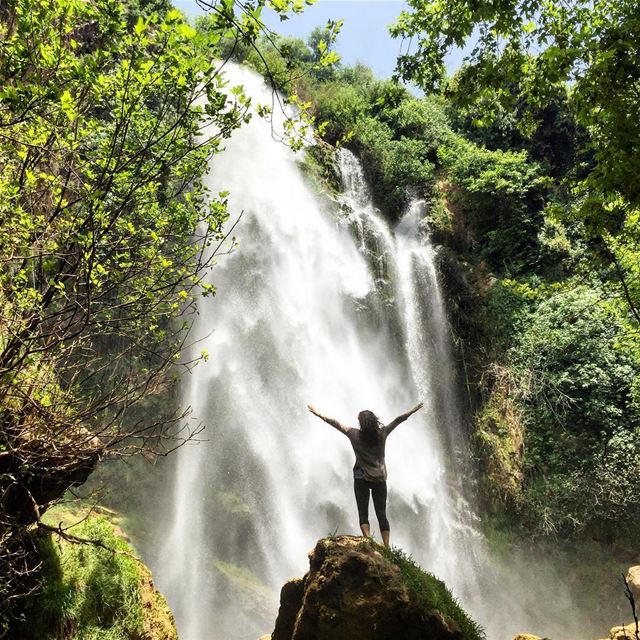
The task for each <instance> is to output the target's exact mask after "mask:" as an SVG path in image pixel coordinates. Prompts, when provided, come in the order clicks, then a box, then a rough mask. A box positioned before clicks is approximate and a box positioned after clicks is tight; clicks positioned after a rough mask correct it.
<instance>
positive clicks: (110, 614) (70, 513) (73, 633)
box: [10, 508, 178, 640]
mask: <svg viewBox="0 0 640 640" xmlns="http://www.w3.org/2000/svg"><path fill="white" fill-rule="evenodd" d="M112 515H115V514H112ZM83 518H84V519H83ZM116 519H117V518H116ZM46 520H47V521H49V522H50V523H52V524H54V523H55V526H58V524H59V523H62V526H63V528H64V531H65V533H67V534H69V535H70V536H74V537H76V538H80V539H86V540H91V541H95V542H97V543H99V544H100V545H103V546H98V545H96V544H80V543H78V542H73V541H71V540H67V539H65V538H64V537H60V536H59V535H58V534H56V533H53V532H42V533H40V534H39V536H38V540H37V548H38V550H39V553H40V559H41V562H42V564H41V568H40V571H39V581H40V587H39V590H38V591H37V593H35V594H34V595H33V596H32V597H31V598H30V601H29V603H28V604H27V606H26V609H25V615H24V619H25V622H24V623H22V624H18V625H17V626H16V629H15V635H10V637H15V638H20V640H177V639H178V635H177V632H176V628H175V622H174V619H173V615H172V613H171V611H170V609H169V607H168V605H167V602H166V600H165V598H164V596H162V594H161V593H159V592H158V591H157V590H156V589H155V587H154V584H153V580H152V577H151V572H150V571H149V569H148V568H147V567H146V566H145V565H144V564H142V563H141V562H140V561H139V560H138V559H137V558H136V557H135V553H134V550H133V548H132V547H131V545H130V544H129V542H128V541H127V540H125V539H124V535H123V532H122V530H121V529H120V528H119V526H118V525H117V524H114V523H112V522H111V521H110V520H109V519H107V518H106V517H105V516H104V515H100V516H97V515H89V516H88V517H86V514H84V515H82V514H81V513H80V512H79V511H77V510H76V509H68V508H66V509H59V508H58V509H55V510H52V513H50V514H48V516H47V518H46ZM74 523H77V524H74ZM105 547H106V548H105ZM12 632H13V630H12Z"/></svg>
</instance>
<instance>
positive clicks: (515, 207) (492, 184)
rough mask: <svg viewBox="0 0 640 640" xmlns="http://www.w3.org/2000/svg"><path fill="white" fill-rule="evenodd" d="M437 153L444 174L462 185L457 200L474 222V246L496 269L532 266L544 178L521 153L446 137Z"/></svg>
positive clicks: (535, 252) (540, 216) (535, 251)
mask: <svg viewBox="0 0 640 640" xmlns="http://www.w3.org/2000/svg"><path fill="white" fill-rule="evenodd" d="M438 156H439V158H440V161H441V163H442V166H443V168H444V170H445V171H446V175H447V178H448V179H449V180H451V181H452V182H453V183H454V184H455V185H457V186H460V187H462V191H461V192H460V193H459V194H458V197H457V204H458V205H461V206H462V207H463V209H464V211H465V213H466V215H467V216H468V218H469V219H470V220H471V221H472V222H473V223H474V226H475V229H476V232H477V234H478V239H479V241H480V250H481V253H482V255H483V257H485V258H486V259H487V260H489V262H490V264H491V266H492V267H493V268H495V269H498V270H500V271H504V270H506V271H515V272H517V271H519V270H522V268H523V267H529V268H530V267H531V266H533V265H534V264H535V262H536V260H537V257H538V254H539V246H538V230H539V228H540V226H541V222H542V213H541V209H542V202H543V199H542V198H543V186H544V184H545V180H544V178H543V177H542V176H541V174H540V169H539V167H538V166H537V165H536V164H535V163H532V162H530V161H529V160H528V157H527V154H526V152H524V151H521V152H512V151H502V150H496V151H490V150H489V149H485V148H483V147H479V146H477V145H475V144H473V143H471V142H469V141H467V140H465V139H464V138H462V137H460V136H450V137H449V140H448V141H447V144H446V145H443V146H441V147H440V148H439V150H438Z"/></svg>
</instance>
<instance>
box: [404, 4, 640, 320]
mask: <svg viewBox="0 0 640 640" xmlns="http://www.w3.org/2000/svg"><path fill="white" fill-rule="evenodd" d="M409 5H410V7H411V10H410V11H403V12H402V14H401V15H400V17H399V19H398V21H397V23H396V24H395V25H394V26H393V27H392V34H393V35H395V36H399V37H400V36H401V37H405V38H412V40H413V42H415V44H416V45H417V47H416V49H415V50H414V51H413V52H412V53H408V54H406V55H403V56H400V58H399V60H398V71H399V73H400V74H401V75H402V76H403V77H404V78H407V79H411V80H413V81H415V82H417V83H418V84H420V85H421V86H422V87H423V88H426V89H431V88H434V87H437V86H439V87H442V88H444V89H445V90H446V91H447V92H448V94H449V95H450V96H451V97H452V99H453V100H454V102H455V103H456V104H457V105H460V106H461V107H462V109H463V110H464V111H466V112H467V116H468V117H470V118H471V120H472V121H475V122H476V124H477V125H478V126H480V127H481V128H483V129H485V128H486V126H487V124H488V125H489V129H490V130H489V132H488V136H489V137H490V138H494V140H493V143H494V144H505V145H509V144H510V142H513V141H514V138H518V137H519V138H520V141H521V142H522V143H523V144H524V146H526V147H527V148H529V149H530V151H531V153H532V155H533V157H536V158H539V159H540V160H543V161H544V162H545V164H546V165H547V166H548V167H549V169H550V171H551V173H552V175H554V176H557V177H559V178H562V179H563V182H564V184H563V185H562V186H563V187H564V189H566V191H567V192H570V193H572V194H573V196H574V197H575V202H574V205H575V206H572V207H570V209H569V210H570V212H571V215H572V216H573V217H574V218H576V219H579V220H583V221H584V222H585V223H586V226H585V230H586V232H587V233H588V234H589V236H590V239H592V246H593V248H594V249H595V258H596V259H597V260H600V261H603V262H605V263H606V264H608V265H609V266H612V267H613V268H614V269H613V274H612V275H613V276H615V280H613V281H614V282H616V283H617V287H618V289H619V291H618V294H619V295H620V297H621V298H622V300H623V302H624V304H625V305H626V306H627V313H628V315H629V321H630V322H631V323H632V324H634V325H635V330H636V331H637V330H638V328H639V327H638V325H640V312H639V308H640V298H639V297H638V291H637V290H636V288H635V286H634V283H636V282H637V278H636V271H635V269H634V265H636V264H637V263H638V260H637V258H638V252H639V247H640V241H639V239H638V237H637V233H635V231H634V230H635V229H637V215H638V207H639V205H640V186H639V183H638V180H637V176H638V173H639V172H640V153H639V152H638V149H640V102H639V101H638V91H639V89H640V56H638V50H639V49H640V13H639V12H638V6H637V2H635V1H634V0H622V1H618V0H601V1H598V2H596V3H592V2H588V1H586V0H571V1H570V2H556V1H552V2H546V3H544V4H542V5H540V4H539V3H532V2H528V1H527V0H518V1H516V2H508V3H505V2H492V1H489V0H486V1H480V2H476V3H474V4H473V5H469V3H468V2H466V1H465V0H454V1H452V2H446V3H443V2H440V1H439V0H429V1H427V2H423V1H422V0H411V1H410V2H409ZM472 38H477V42H476V43H475V46H474V48H473V50H472V53H471V54H469V55H468V56H467V58H466V60H465V65H464V66H463V68H462V69H461V71H460V72H459V73H458V75H457V76H456V78H455V79H454V80H453V81H452V82H449V81H447V80H445V79H444V57H445V55H446V54H447V52H448V51H449V50H450V49H451V48H452V47H454V46H459V47H461V46H463V45H464V44H465V43H467V42H469V41H470V40H471V39H472ZM495 122H497V123H498V127H497V128H496V127H494V126H493V124H492V123H495ZM504 125H506V126H504ZM491 127H493V130H492V131H491ZM501 128H502V131H503V133H506V136H503V137H502V141H500V140H499V138H500V131H499V130H500V129H501ZM496 134H498V136H497V137H498V140H496V139H495V137H496ZM523 139H524V140H523ZM631 220H634V222H633V223H632V224H631V225H630V224H629V222H630V221H631ZM612 279H613V278H612Z"/></svg>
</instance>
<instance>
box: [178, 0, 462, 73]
mask: <svg viewBox="0 0 640 640" xmlns="http://www.w3.org/2000/svg"><path fill="white" fill-rule="evenodd" d="M174 4H175V6H176V7H178V8H179V9H181V10H182V11H184V12H185V13H187V14H190V15H194V14H196V13H201V10H200V9H199V8H198V6H197V5H196V3H195V0H174ZM406 6H407V4H406V2H403V1H402V0H318V2H316V4H313V5H311V6H309V7H306V8H305V10H304V12H303V13H302V14H301V15H293V16H292V17H291V18H290V19H289V20H285V21H284V22H281V21H280V20H279V18H278V16H277V15H276V14H275V13H274V12H273V11H271V10H266V11H265V12H264V13H263V17H264V19H265V23H266V24H267V26H268V27H269V28H271V29H273V30H274V31H277V32H278V33H281V34H283V35H293V36H298V37H300V38H303V39H306V38H307V36H308V35H309V34H310V33H311V31H312V30H313V29H314V27H317V26H324V25H325V24H326V23H327V20H329V19H331V20H339V19H343V20H344V26H343V27H342V31H341V33H340V36H339V37H338V42H337V46H336V49H337V51H338V53H339V54H340V55H341V56H342V60H343V62H344V63H345V64H348V65H351V64H354V63H356V62H363V63H364V64H366V65H368V66H370V67H371V68H372V69H373V71H374V72H375V74H376V75H377V76H379V77H381V78H386V77H388V76H390V75H391V73H392V72H393V69H394V66H395V61H396V58H397V56H398V52H399V49H400V41H398V40H393V39H392V38H391V36H389V32H388V31H387V25H389V24H390V23H391V22H393V21H394V20H395V18H396V17H397V16H398V14H399V13H400V11H402V9H403V8H405V7H406ZM460 59H461V54H460V52H454V53H453V54H451V55H450V56H449V58H448V67H449V70H450V71H453V70H454V69H455V68H456V67H457V66H458V65H459V64H460Z"/></svg>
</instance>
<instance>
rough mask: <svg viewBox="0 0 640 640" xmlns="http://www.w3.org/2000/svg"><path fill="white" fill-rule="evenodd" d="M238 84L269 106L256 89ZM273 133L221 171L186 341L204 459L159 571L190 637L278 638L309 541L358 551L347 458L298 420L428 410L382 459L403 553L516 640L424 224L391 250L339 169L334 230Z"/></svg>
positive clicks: (397, 236) (345, 168) (239, 74)
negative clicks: (482, 518)
mask: <svg viewBox="0 0 640 640" xmlns="http://www.w3.org/2000/svg"><path fill="white" fill-rule="evenodd" d="M229 73H230V74H232V76H233V78H232V79H233V82H234V84H236V83H237V84H242V85H244V87H245V90H247V92H248V93H249V94H250V95H252V96H253V99H254V101H255V100H258V101H259V102H262V103H267V102H269V101H270V98H271V96H270V93H269V92H268V90H267V89H266V88H265V87H264V85H263V83H262V80H261V79H259V78H258V77H257V76H255V75H254V74H253V73H251V72H249V71H247V70H244V69H242V68H236V67H233V68H232V69H231V70H230V71H229ZM274 118H275V119H277V114H275V115H274ZM279 124H280V123H278V122H274V123H273V126H274V127H275V128H276V129H277V127H278V126H279ZM270 126H271V125H270V124H269V123H268V122H266V121H264V120H261V119H259V118H257V117H254V118H253V120H252V121H251V123H250V124H249V125H247V126H245V127H243V128H242V129H241V130H239V131H238V132H237V133H235V134H234V135H233V137H232V138H231V140H229V142H228V144H227V148H226V150H225V151H224V153H223V154H221V155H220V156H218V157H217V158H216V159H215V160H214V162H213V163H212V167H211V176H210V183H211V187H212V190H214V191H220V190H228V191H229V192H230V193H231V196H230V207H231V210H232V211H241V210H242V211H244V216H243V218H242V221H241V224H240V225H239V227H238V229H237V230H236V233H237V238H238V242H239V246H238V249H237V251H236V252H234V253H233V254H232V255H231V256H228V257H225V258H224V259H222V260H221V261H220V264H219V265H218V266H217V267H216V268H215V269H214V272H213V281H214V282H215V285H216V287H217V289H218V291H219V293H218V295H217V296H216V297H215V298H206V299H204V300H202V302H201V305H200V315H199V317H198V320H197V322H196V326H195V327H194V331H195V333H196V334H197V335H198V336H200V337H202V342H201V343H200V344H199V346H198V348H206V349H207V350H208V352H209V354H210V358H209V361H208V362H207V363H204V364H201V365H199V366H198V367H196V368H195V369H194V371H193V373H192V375H191V376H190V378H189V380H188V381H187V382H186V384H185V389H184V400H185V403H186V404H189V405H190V406H191V407H192V409H193V413H194V415H195V416H196V417H197V419H199V420H201V421H202V422H203V423H205V424H206V425H207V430H206V433H205V437H206V441H205V442H202V443H200V444H199V445H197V446H187V447H184V448H182V449H181V450H180V451H179V453H178V456H177V461H176V465H175V468H176V479H175V492H174V496H173V507H172V509H173V510H172V513H171V515H170V522H169V527H168V529H169V531H168V535H167V536H166V537H165V544H164V546H163V548H162V550H161V553H160V554H159V556H158V558H157V559H156V560H155V561H152V565H153V568H154V571H155V573H156V576H157V581H158V584H159V586H160V588H161V589H162V590H163V591H164V592H165V594H166V595H167V597H168V600H169V603H170V605H171V607H172V609H173V610H174V612H175V613H176V617H177V621H178V628H179V632H180V637H181V639H182V640H214V639H218V638H225V640H230V639H232V638H238V639H243V640H245V639H247V640H248V639H250V640H254V639H255V638H256V637H257V636H258V635H260V634H262V633H266V632H268V631H269V630H270V629H271V628H272V626H271V625H272V624H273V620H274V619H275V615H276V612H277V594H278V592H279V588H280V586H281V585H282V583H283V582H284V581H285V580H286V579H288V578H290V577H291V576H294V575H302V574H303V573H304V572H305V570H306V566H307V556H306V554H307V552H308V550H309V549H310V548H311V547H312V546H313V545H314V544H315V542H316V540H317V539H318V538H320V537H322V536H325V535H327V534H330V533H333V532H340V533H356V532H358V530H359V529H358V521H357V514H356V510H355V501H354V498H353V496H352V486H351V483H352V480H351V467H352V463H353V462H352V455H353V454H352V452H351V449H350V446H349V442H348V441H347V439H346V438H345V437H344V436H343V435H341V434H340V433H338V432H337V431H334V430H333V429H331V427H329V426H328V425H326V424H325V423H323V422H321V421H320V420H318V419H317V418H314V417H313V416H311V415H310V414H309V413H308V412H307V410H306V405H307V403H312V404H314V405H316V406H317V407H318V408H319V409H320V410H321V411H322V412H323V413H325V414H327V415H330V416H332V417H335V418H337V419H339V420H341V421H343V422H347V423H351V424H355V422H356V415H357V413H358V412H359V411H360V410H361V409H364V408H369V409H371V410H373V411H374V412H375V413H376V414H378V415H379V416H380V417H381V419H382V420H383V421H385V422H387V421H389V420H391V419H392V418H394V417H395V416H396V415H398V414H400V413H403V412H404V411H406V410H407V409H408V408H410V407H411V406H413V404H415V403H416V402H418V401H424V403H425V409H424V410H423V411H422V412H421V413H419V414H416V416H414V417H412V418H411V420H410V421H408V422H407V423H405V424H403V425H402V426H401V427H400V428H399V429H398V430H397V431H396V432H395V433H394V434H393V436H392V437H391V438H390V440H389V442H388V443H387V466H388V470H389V489H390V493H389V512H388V513H389V517H390V521H391V529H392V542H393V543H394V544H396V545H398V546H401V547H402V548H403V549H405V550H406V551H408V552H409V553H411V554H412V555H413V556H414V557H415V558H416V560H418V561H419V562H420V563H421V564H422V565H423V566H424V567H425V568H427V569H428V570H430V571H433V572H434V573H435V574H436V575H438V576H439V577H441V578H442V579H444V580H445V581H446V582H447V584H448V586H449V587H450V588H451V589H452V591H453V592H454V594H455V595H456V596H457V597H459V598H460V599H461V601H462V603H463V605H464V606H465V607H466V608H467V609H468V610H469V611H470V612H471V613H472V614H473V615H475V616H476V617H477V618H478V619H479V621H480V622H481V623H482V624H484V625H486V626H487V631H488V635H489V638H506V637H510V636H509V634H510V635H513V632H514V630H519V629H518V627H519V626H521V625H522V624H524V623H525V620H524V619H522V616H521V619H520V620H511V621H507V618H508V617H509V616H511V615H512V611H511V610H510V609H508V608H506V607H505V606H503V604H500V603H499V602H498V600H497V599H496V598H494V599H493V600H492V601H491V602H488V601H487V599H488V594H489V593H492V594H493V591H492V590H491V591H487V584H489V583H490V582H491V578H489V577H488V576H489V572H488V570H487V566H488V561H487V557H486V554H485V552H484V543H483V540H482V537H481V536H480V535H479V534H478V533H477V532H476V531H475V529H474V527H473V526H472V525H473V517H472V515H471V512H470V510H469V509H468V507H467V506H466V502H465V500H464V499H463V498H462V496H461V494H460V492H459V491H458V490H457V489H455V490H454V489H452V486H454V485H458V484H459V481H460V479H461V478H460V477H459V476H460V473H461V472H460V470H456V468H455V464H454V463H453V462H452V461H453V460H454V459H455V457H456V456H455V455H453V452H452V451H450V448H451V446H452V445H451V443H452V442H455V441H456V440H460V441H462V440H463V438H462V436H461V433H460V412H459V409H458V403H457V400H456V395H455V375H454V372H453V367H452V364H451V354H450V353H449V337H448V331H447V322H446V315H445V311H444V305H443V300H442V293H441V291H440V288H439V286H438V280H437V274H436V270H435V267H434V250H433V248H432V246H431V245H430V243H429V242H428V238H427V237H425V234H424V233H423V231H422V230H421V228H420V221H421V219H422V217H423V216H424V204H423V203H421V202H419V201H416V202H414V203H413V204H412V206H411V207H410V208H409V210H408V212H407V213H406V215H405V216H404V217H403V218H402V220H401V222H400V223H399V224H398V225H397V227H396V228H395V230H393V231H391V230H390V229H389V227H388V226H387V224H386V223H385V222H384V221H383V220H382V218H381V217H380V216H379V214H378V213H377V211H376V210H375V208H374V207H373V206H372V204H371V198H370V196H369V194H368V191H367V187H366V183H365V181H364V178H363V176H362V170H361V168H360V166H359V164H358V162H357V160H356V158H355V157H354V156H353V155H351V154H350V153H348V152H346V151H343V152H341V154H340V155H339V158H338V161H339V168H340V171H341V173H342V177H343V182H344V194H343V195H342V196H341V197H340V202H339V203H338V204H337V205H336V206H335V207H334V212H333V214H329V213H328V212H327V207H326V206H322V205H321V204H320V203H319V202H318V199H317V197H316V196H315V195H314V193H313V191H312V190H311V188H310V187H309V186H307V184H306V183H305V179H304V175H303V173H302V172H301V170H300V168H299V167H298V165H297V163H296V157H295V155H294V154H293V152H291V151H290V150H289V149H288V148H287V147H286V146H284V145H283V144H282V143H279V142H277V141H276V140H274V139H273V137H272V136H271V130H270ZM372 515H373V514H372ZM371 521H372V525H373V526H372V528H373V530H374V531H375V530H376V529H377V527H376V522H375V518H372V520H371ZM493 609H501V610H500V611H497V612H496V611H492V610H493Z"/></svg>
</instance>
